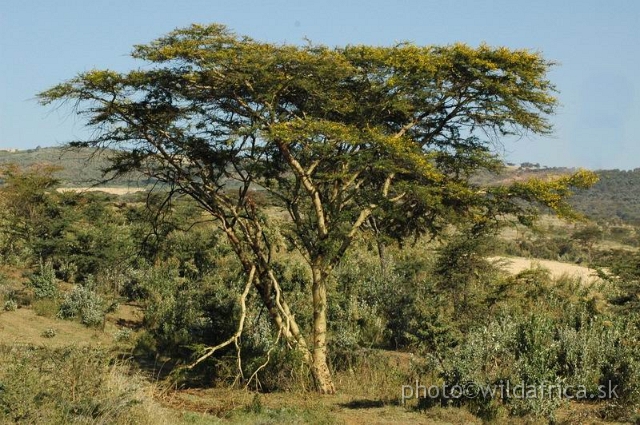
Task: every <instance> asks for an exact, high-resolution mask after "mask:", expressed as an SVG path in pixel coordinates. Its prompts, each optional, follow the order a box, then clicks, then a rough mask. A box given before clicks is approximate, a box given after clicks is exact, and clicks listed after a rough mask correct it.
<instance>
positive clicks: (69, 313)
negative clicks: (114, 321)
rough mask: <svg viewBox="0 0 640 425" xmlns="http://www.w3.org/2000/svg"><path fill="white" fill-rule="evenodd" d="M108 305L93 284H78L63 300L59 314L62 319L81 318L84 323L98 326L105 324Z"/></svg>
mask: <svg viewBox="0 0 640 425" xmlns="http://www.w3.org/2000/svg"><path fill="white" fill-rule="evenodd" d="M107 307H108V306H107V303H106V302H105V300H104V299H103V298H102V297H101V296H100V295H98V293H96V291H95V290H94V289H93V288H92V287H91V285H86V286H85V285H76V286H74V288H73V289H72V290H71V291H70V292H69V293H67V294H66V296H65V297H64V299H63V300H62V303H61V305H60V310H59V311H58V315H57V316H58V318H60V319H74V318H79V319H80V322H81V323H83V324H84V325H87V326H93V327H97V326H101V325H103V324H104V318H105V314H106V312H107Z"/></svg>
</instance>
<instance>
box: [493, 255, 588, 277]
mask: <svg viewBox="0 0 640 425" xmlns="http://www.w3.org/2000/svg"><path fill="white" fill-rule="evenodd" d="M488 260H490V261H492V262H494V263H495V264H497V265H499V266H500V267H501V268H503V269H504V270H506V271H508V272H509V273H513V274H517V273H520V272H521V271H523V270H527V269H531V268H536V267H542V268H544V269H547V270H549V272H551V276H552V277H553V278H555V279H557V278H559V277H560V276H562V275H569V276H572V277H579V278H580V279H581V280H582V282H583V283H592V282H594V281H597V280H598V277H597V274H596V271H595V270H594V269H591V268H589V267H584V266H579V265H577V264H569V263H561V262H560V261H552V260H540V259H537V258H533V259H532V258H524V257H490V258H488Z"/></svg>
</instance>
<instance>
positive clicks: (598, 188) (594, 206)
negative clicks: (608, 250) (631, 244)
mask: <svg viewBox="0 0 640 425" xmlns="http://www.w3.org/2000/svg"><path fill="white" fill-rule="evenodd" d="M596 172H597V173H598V176H600V181H599V182H598V183H596V184H595V185H594V186H593V187H592V188H590V189H589V190H583V191H580V192H578V193H576V194H575V196H574V197H573V199H572V204H573V205H574V207H575V208H576V209H577V210H578V211H581V212H583V213H584V214H585V215H587V216H588V217H589V218H592V219H594V220H605V221H611V220H620V221H624V222H626V223H630V224H635V225H640V168H636V169H635V170H631V171H621V170H601V171H596Z"/></svg>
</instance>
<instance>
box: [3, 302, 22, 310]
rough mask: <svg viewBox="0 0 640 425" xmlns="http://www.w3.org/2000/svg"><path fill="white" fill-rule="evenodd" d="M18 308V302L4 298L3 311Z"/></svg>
mask: <svg viewBox="0 0 640 425" xmlns="http://www.w3.org/2000/svg"><path fill="white" fill-rule="evenodd" d="M17 309H18V303H17V302H16V301H15V300H6V301H5V302H4V306H3V310H4V311H16V310H17Z"/></svg>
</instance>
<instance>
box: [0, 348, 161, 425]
mask: <svg viewBox="0 0 640 425" xmlns="http://www.w3.org/2000/svg"><path fill="white" fill-rule="evenodd" d="M0 365H2V367H0V422H1V423H34V424H35V423H41V424H45V423H47V424H53V423H57V424H62V423H103V424H104V423H109V424H155V423H166V422H167V420H166V419H163V418H162V417H161V415H160V414H159V413H160V412H159V410H158V409H157V408H156V407H155V404H154V403H153V401H152V400H151V399H150V398H149V397H148V396H147V390H146V389H145V384H143V381H142V379H140V378H138V377H137V376H135V375H131V374H130V371H129V370H128V368H127V367H126V365H124V364H122V363H121V362H116V363H115V364H114V363H113V359H111V358H110V357H109V356H108V355H107V354H106V353H105V352H104V351H100V350H95V349H89V348H64V349H48V348H36V347H24V348H17V347H7V346H0Z"/></svg>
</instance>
